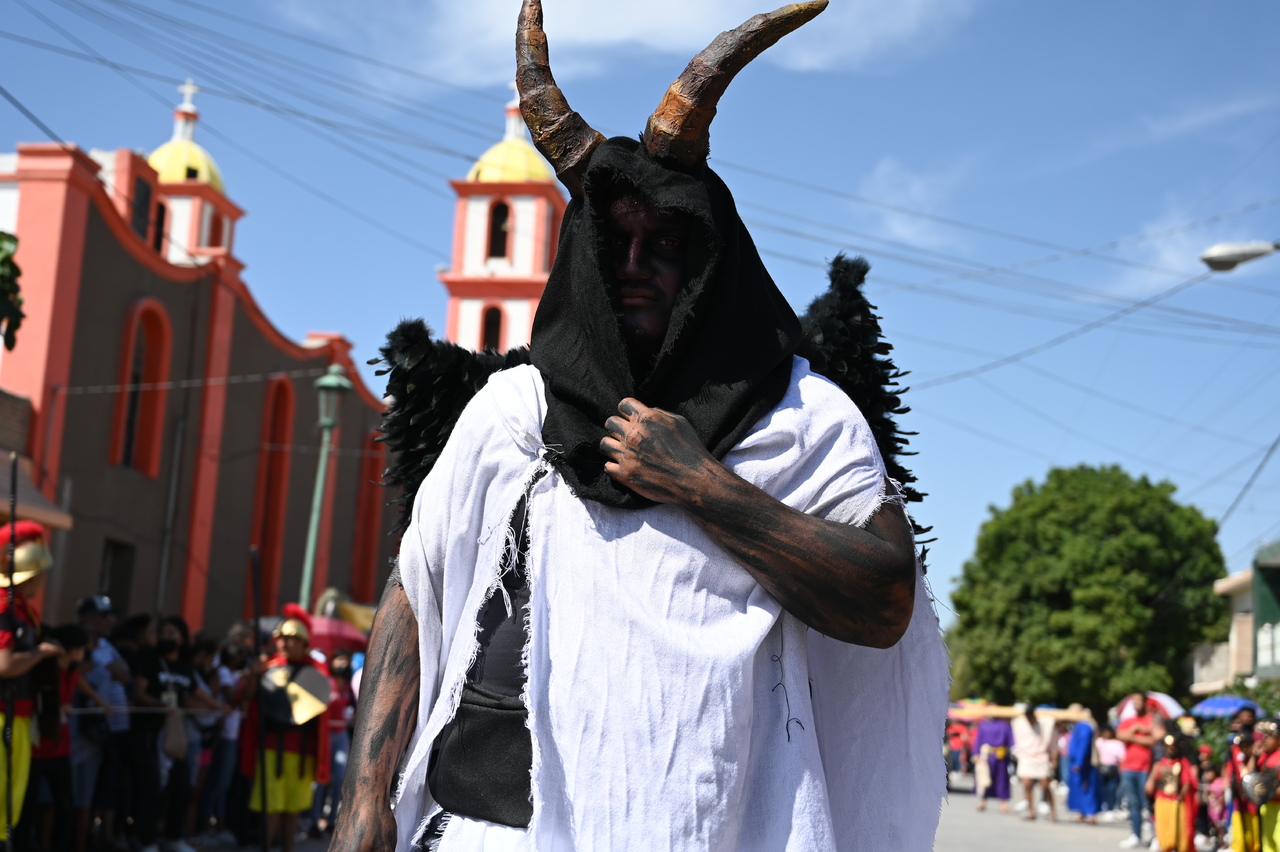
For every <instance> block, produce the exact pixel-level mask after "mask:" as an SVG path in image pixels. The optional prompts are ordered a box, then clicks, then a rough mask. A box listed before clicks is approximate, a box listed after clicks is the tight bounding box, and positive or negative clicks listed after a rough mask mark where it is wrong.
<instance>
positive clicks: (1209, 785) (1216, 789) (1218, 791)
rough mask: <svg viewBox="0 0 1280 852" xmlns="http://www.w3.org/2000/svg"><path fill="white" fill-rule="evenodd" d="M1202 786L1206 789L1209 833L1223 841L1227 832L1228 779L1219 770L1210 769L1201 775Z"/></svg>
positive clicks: (1205, 803)
mask: <svg viewBox="0 0 1280 852" xmlns="http://www.w3.org/2000/svg"><path fill="white" fill-rule="evenodd" d="M1200 786H1201V789H1202V790H1204V809H1205V812H1206V813H1207V814H1208V817H1209V832H1208V834H1209V836H1210V837H1216V838H1218V840H1219V841H1221V840H1222V838H1223V837H1225V836H1226V832H1227V828H1226V823H1227V779H1226V778H1224V777H1222V776H1221V775H1219V774H1218V772H1217V770H1215V769H1210V770H1209V771H1208V772H1205V773H1204V774H1203V775H1201V776H1200ZM1219 845H1222V844H1221V843H1219Z"/></svg>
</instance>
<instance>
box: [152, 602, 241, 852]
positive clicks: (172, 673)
mask: <svg viewBox="0 0 1280 852" xmlns="http://www.w3.org/2000/svg"><path fill="white" fill-rule="evenodd" d="M157 636H158V638H157V641H156V644H155V647H154V648H152V649H146V650H143V651H142V652H141V653H140V654H139V658H138V664H137V668H135V669H134V695H133V700H134V704H135V705H137V706H138V707H140V708H147V709H148V710H160V711H163V712H159V713H157V712H145V711H144V712H143V713H140V714H139V715H138V718H137V720H136V722H135V726H136V727H137V729H138V730H139V731H141V732H142V733H143V737H142V739H141V747H142V749H143V752H144V753H143V754H141V755H139V757H140V758H141V763H140V766H139V772H138V781H139V784H138V789H137V790H136V791H135V794H136V804H137V814H138V827H137V831H138V839H139V841H140V842H141V843H142V846H143V852H153V850H155V852H158V850H159V846H158V845H157V839H158V836H159V830H158V826H159V822H160V817H161V813H160V810H161V807H160V806H161V803H162V801H163V804H164V814H163V816H164V835H165V838H166V840H167V845H168V848H169V849H170V850H173V852H191V849H192V847H191V846H189V845H187V843H186V842H185V841H184V840H183V839H182V833H183V828H184V822H185V821H186V813H187V806H188V805H189V804H190V803H191V772H190V769H189V767H188V766H187V761H186V758H185V756H177V755H176V750H175V753H171V754H170V755H169V757H170V759H171V761H172V763H171V765H170V767H169V773H168V779H167V782H166V783H165V784H163V786H162V784H161V780H162V778H161V763H160V757H161V754H160V747H161V742H160V741H161V733H162V731H163V729H164V728H165V725H166V721H167V717H169V716H172V715H174V714H177V713H180V712H181V711H182V710H223V711H225V710H226V708H225V706H224V705H222V704H221V703H220V702H218V701H216V700H214V699H213V698H212V697H211V696H210V695H209V694H208V692H206V691H205V690H204V689H203V688H202V687H200V686H199V684H198V683H197V681H196V672H195V667H194V666H193V665H192V663H191V653H190V646H191V632H190V630H189V628H188V627H187V623H186V621H184V620H183V619H182V618H181V617H179V616H176V615H171V616H169V617H168V618H166V619H164V620H163V621H161V622H160V630H159V632H158V634H157ZM170 724H172V723H170ZM182 751H183V752H184V755H185V747H184V749H182Z"/></svg>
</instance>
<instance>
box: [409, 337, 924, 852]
mask: <svg viewBox="0 0 1280 852" xmlns="http://www.w3.org/2000/svg"><path fill="white" fill-rule="evenodd" d="M544 413H545V399H544V396H543V383H542V379H541V377H540V375H539V374H538V372H537V370H536V369H534V368H533V367H517V368H515V369H512V370H508V371H505V372H502V373H498V374H496V375H494V376H493V377H492V378H491V379H490V380H489V383H488V384H487V385H486V387H485V388H484V389H483V390H482V391H481V392H480V393H479V394H477V395H476V397H475V399H474V400H472V402H471V404H470V405H468V407H467V409H466V411H465V412H464V413H463V415H462V417H461V419H460V420H459V422H458V425H457V427H456V428H455V429H454V431H453V435H452V437H451V438H450V440H449V443H448V445H447V446H446V447H445V450H444V452H443V453H442V455H441V457H440V459H439V461H438V462H437V463H436V465H435V467H434V469H433V470H432V472H431V474H430V475H429V476H428V477H427V479H426V480H425V481H424V482H423V484H422V487H421V488H420V490H419V492H418V496H417V500H416V501H415V503H414V510H413V518H412V523H411V525H410V527H409V529H408V531H407V532H406V534H405V537H404V540H403V543H402V545H401V551H400V574H401V579H402V581H403V583H404V588H405V591H406V592H407V593H408V597H409V601H410V603H411V605H412V607H413V611H414V614H415V615H416V616H417V620H418V634H419V653H420V655H421V660H422V680H421V683H422V688H421V694H420V703H419V708H418V725H417V730H416V731H415V733H414V737H413V739H412V741H411V744H410V748H409V754H408V756H407V758H406V760H405V763H404V766H403V771H402V775H401V779H400V784H399V787H398V790H397V795H396V802H395V808H396V821H397V825H398V829H399V837H400V841H399V845H400V848H401V849H407V848H409V845H410V843H411V841H412V840H413V839H414V838H415V837H416V836H417V835H418V834H419V833H420V832H421V830H422V828H423V827H424V820H425V817H426V816H427V815H429V814H430V813H432V812H433V808H434V807H435V806H434V803H433V802H432V801H431V794H430V792H429V791H428V790H427V786H426V770H427V760H428V756H429V754H430V751H431V745H432V743H433V741H434V740H435V738H436V736H437V734H438V733H439V732H440V730H441V728H442V727H443V726H444V724H445V723H446V722H447V721H448V720H449V719H450V718H451V717H452V715H453V713H454V711H455V709H456V707H457V703H458V700H459V698H460V695H461V688H462V684H463V681H464V678H465V676H466V672H467V670H468V668H469V667H470V664H471V662H472V659H473V657H474V654H475V652H476V629H477V628H476V615H477V613H478V612H479V610H480V607H481V605H482V604H483V602H484V601H485V599H486V598H487V597H488V595H489V594H491V593H492V592H493V591H494V590H495V589H501V582H500V579H499V577H498V574H497V571H498V565H499V563H500V561H501V556H502V551H503V548H504V547H505V546H506V544H507V541H508V528H509V522H510V518H511V515H512V511H513V510H514V507H515V505H516V503H517V501H518V499H519V497H520V495H521V493H522V492H524V491H525V490H526V489H529V493H530V498H529V524H530V541H529V552H528V560H527V568H528V572H529V583H530V606H529V608H530V611H529V644H528V647H527V648H526V652H525V656H526V664H527V669H526V673H527V676H528V682H527V686H526V692H525V696H524V698H525V704H526V706H527V707H528V708H529V725H530V729H531V731H532V738H533V778H532V782H533V783H532V789H533V805H534V809H533V821H532V823H531V825H530V828H529V832H528V835H527V838H528V840H527V842H528V846H529V848H531V849H535V850H539V852H550V850H570V849H580V850H606V849H625V850H631V851H632V852H639V850H727V851H728V850H795V852H800V850H826V849H839V850H853V849H857V850H868V849H874V850H876V852H898V851H899V850H902V852H919V851H921V850H928V849H931V848H932V844H933V835H934V832H935V830H936V827H937V821H938V814H939V807H940V802H941V798H942V796H943V795H944V794H945V785H946V774H945V767H944V765H943V759H942V750H941V737H942V732H943V726H944V724H945V715H946V706H947V687H948V673H947V659H946V653H945V650H944V648H943V644H942V638H941V633H940V630H939V626H938V620H937V616H936V615H935V613H934V611H933V605H932V600H931V596H930V593H929V590H928V587H927V585H926V584H925V583H924V581H923V577H921V578H920V580H919V583H918V585H917V594H916V606H915V613H914V617H913V619H912V622H911V626H910V628H909V630H908V631H907V634H906V636H905V637H904V638H903V639H902V641H900V642H899V643H898V644H897V645H896V646H895V647H893V648H891V649H888V650H875V649H870V648H861V647H857V646H854V645H849V644H845V643H842V642H838V641H836V640H834V639H830V638H828V637H826V636H823V635H821V634H819V633H818V632H817V631H813V630H809V629H808V628H807V627H805V625H803V624H802V623H801V622H800V621H798V620H797V619H796V618H794V617H793V616H791V615H790V614H788V613H787V612H785V611H784V610H783V609H782V607H781V606H779V604H778V603H777V601H775V600H774V599H773V598H772V597H771V596H770V595H769V594H768V593H766V592H765V591H764V590H763V589H762V588H761V587H760V586H759V585H758V584H757V583H756V582H755V580H754V579H752V577H751V575H750V574H749V573H748V572H747V571H746V570H745V569H744V568H742V567H741V566H739V565H738V564H737V563H736V562H735V561H734V560H733V559H732V558H731V557H730V556H729V555H728V554H727V553H726V552H725V551H724V550H723V549H721V548H720V547H719V546H718V545H717V544H715V543H714V542H713V541H712V540H711V539H710V538H709V537H708V536H707V534H706V533H705V532H704V531H703V530H702V529H701V528H700V527H699V526H698V525H697V524H696V523H695V522H694V520H693V518H692V517H691V516H690V515H689V514H687V513H686V512H684V511H683V510H681V509H677V508H673V507H670V506H657V507H653V508H649V509H644V510H640V511H635V510H620V509H614V508H609V507H606V506H603V505H601V504H599V503H595V502H592V501H584V500H579V499H578V498H577V497H576V496H574V494H573V492H572V490H571V489H570V487H569V486H568V485H567V484H566V483H565V481H564V480H563V479H562V478H561V477H560V475H559V474H558V473H556V472H555V470H554V469H553V468H550V466H549V465H548V463H547V462H546V461H544V460H543V454H544V453H545V451H546V448H545V447H544V446H543V445H542V437H541V435H542V421H543V416H544ZM724 462H725V464H726V465H728V466H729V467H730V468H731V469H733V470H734V471H735V472H736V473H737V474H738V475H740V476H742V477H743V478H744V479H746V480H747V481H749V482H752V483H754V484H755V485H757V486H759V487H760V488H762V489H763V490H765V491H766V492H768V493H769V494H771V495H773V496H774V497H776V498H777V499H779V500H781V501H782V502H783V503H785V504H787V505H789V506H792V507H794V508H796V509H799V510H801V511H804V512H807V513H809V514H813V515H817V516H820V517H824V518H828V519H831V520H835V521H839V522H842V523H850V524H863V523H865V522H866V521H867V519H869V518H870V516H871V515H872V513H874V512H875V510H876V509H877V508H878V507H879V505H880V503H881V502H882V500H883V499H884V466H883V463H882V461H881V459H880V455H879V452H878V451H877V449H876V446H875V442H874V440H873V439H872V436H871V432H870V429H869V427H868V426H867V423H866V420H865V419H864V418H863V417H862V415H861V414H860V413H859V412H858V410H857V408H856V407H855V406H854V405H853V403H852V402H850V401H849V399H848V397H846V396H845V395H844V394H843V393H842V392H841V391H840V390H839V388H837V387H836V386H835V385H834V384H832V383H831V382H829V381H828V380H826V379H825V378H823V377H821V376H818V375H817V374H815V373H813V372H812V371H811V370H810V369H809V365H808V362H806V361H805V360H804V359H802V358H796V359H795V364H794V367H793V370H792V376H791V384H790V387H789V388H788V390H787V394H786V396H785V398H784V399H783V400H782V402H780V403H779V404H778V406H777V407H776V408H775V409H774V410H773V411H772V412H770V413H769V414H768V415H766V416H765V417H764V418H762V419H761V420H760V422H759V423H757V424H756V425H755V426H754V427H753V428H752V429H751V431H750V432H748V433H747V435H746V436H745V437H744V438H743V439H742V441H741V443H739V444H738V445H737V446H736V447H735V448H734V449H733V450H732V451H731V452H730V453H729V454H728V455H727V456H726V457H725V459H724ZM539 469H548V472H547V474H546V475H545V476H544V477H543V478H542V479H541V480H540V481H538V482H537V484H536V485H534V486H533V487H532V488H531V489H530V488H529V484H530V482H531V481H532V480H533V478H534V474H535V472H536V471H538V470H539Z"/></svg>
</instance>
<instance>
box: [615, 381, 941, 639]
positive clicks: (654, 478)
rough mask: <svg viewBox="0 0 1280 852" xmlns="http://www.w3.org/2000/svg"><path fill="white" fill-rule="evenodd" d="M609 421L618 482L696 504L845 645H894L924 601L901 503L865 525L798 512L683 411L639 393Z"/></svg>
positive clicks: (712, 526)
mask: <svg viewBox="0 0 1280 852" xmlns="http://www.w3.org/2000/svg"><path fill="white" fill-rule="evenodd" d="M618 411H619V412H620V416H617V417H611V418H609V420H608V422H607V423H606V424H605V428H606V429H607V430H608V432H609V435H608V437H605V438H604V439H602V440H601V442H600V451H601V452H602V453H604V455H605V456H607V457H608V458H609V461H608V462H606V464H605V472H606V473H608V474H609V476H610V477H612V478H613V479H614V480H615V481H616V482H618V483H620V484H622V485H625V486H627V487H628V488H630V489H631V490H632V491H634V492H636V493H637V494H639V495H641V496H643V497H647V498H649V499H650V500H654V501H656V502H659V503H669V504H673V505H676V506H680V507H682V508H684V509H686V510H688V511H689V512H690V513H691V514H692V515H693V516H694V517H695V518H697V519H698V521H699V523H700V524H701V525H702V527H703V528H704V529H705V530H706V531H707V533H708V534H710V536H711V537H712V538H713V539H714V540H715V541H716V543H717V544H719V545H720V546H721V547H723V548H724V549H725V550H727V551H728V552H729V553H730V554H732V555H733V557H734V558H735V559H736V560H737V561H738V562H739V563H740V564H741V565H742V566H743V567H744V568H746V569H747V570H748V571H750V572H751V575H752V576H753V577H755V579H756V582H758V583H759V584H760V585H761V586H763V587H764V588H765V590H766V591H768V592H769V593H770V594H771V595H773V596H774V598H776V599H777V601H778V603H780V604H782V606H783V607H784V608H785V609H786V610H787V611H788V612H790V613H791V614H792V615H794V616H795V617H796V618H798V619H800V620H801V621H803V622H804V623H805V624H807V625H809V626H810V627H812V628H813V629H815V630H817V631H819V632H821V633H824V634H826V635H827V636H830V637H832V638H833V639H839V640H841V641H843V642H852V643H854V644H857V645H867V646H870V647H873V648H888V647H891V646H893V645H894V644H895V643H896V642H897V641H898V640H899V639H901V638H902V635H903V634H904V633H905V632H906V630H907V625H908V624H910V622H911V612H912V608H913V606H914V602H915V582H916V567H915V541H914V537H913V533H912V529H911V524H910V522H909V521H908V520H907V516H906V513H905V512H903V510H902V508H901V507H900V506H897V505H895V504H892V503H885V504H884V505H882V506H881V507H880V509H879V511H877V512H876V513H875V515H873V516H872V518H871V520H870V521H869V522H868V523H867V524H866V526H865V527H861V528H860V527H855V526H852V525H849V524H839V523H835V522H833V521H826V520H823V519H822V518H816V517H814V516H812V515H806V514H805V513H803V512H799V511H796V510H795V509H792V508H790V507H788V506H786V505H784V504H783V503H782V502H781V501H779V500H777V499H775V498H773V497H771V496H769V495H768V494H766V493H765V492H764V491H761V490H760V489H759V488H757V487H756V486H754V485H752V484H751V483H749V482H747V481H746V480H744V479H742V478H741V477H739V476H738V475H737V474H735V473H734V472H733V471H731V470H729V468H727V467H725V466H724V465H723V464H721V463H720V462H719V461H717V460H716V459H715V458H714V457H713V456H712V455H711V454H710V453H708V452H707V450H706V448H705V447H703V446H702V443H701V441H699V440H698V436H697V435H696V434H695V433H694V431H693V427H691V426H690V425H689V422H688V421H687V420H685V419H684V418H683V417H680V416H678V415H674V414H670V413H669V412H666V411H662V410H661V409H657V408H649V407H647V406H645V405H644V404H642V403H640V402H638V401H637V400H634V399H624V400H623V401H622V402H621V403H620V404H619V405H618Z"/></svg>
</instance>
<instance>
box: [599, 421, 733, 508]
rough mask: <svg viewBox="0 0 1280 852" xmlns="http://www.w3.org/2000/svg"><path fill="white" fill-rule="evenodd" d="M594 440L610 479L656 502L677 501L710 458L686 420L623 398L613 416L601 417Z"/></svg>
mask: <svg viewBox="0 0 1280 852" xmlns="http://www.w3.org/2000/svg"><path fill="white" fill-rule="evenodd" d="M604 428H605V430H606V431H607V432H608V433H609V434H608V435H606V436H605V437H604V438H602V439H600V452H601V453H603V454H604V455H605V456H606V457H608V459H609V461H607V462H605V465H604V471H605V473H607V474H609V476H610V478H612V479H613V481H614V482H617V483H618V484H620V485H625V486H626V487H627V488H630V489H631V490H632V491H634V492H635V493H637V494H639V495H640V496H641V497H647V498H648V499H650V500H653V501H654V502H657V503H682V502H685V501H686V500H687V498H688V497H689V495H690V494H691V493H692V491H693V489H694V488H695V487H696V479H697V474H698V473H699V471H700V470H705V468H704V465H706V464H707V463H708V462H710V463H714V461H715V460H714V459H713V458H712V457H711V454H710V453H708V452H707V450H706V448H705V447H704V446H702V442H701V441H700V440H699V439H698V436H697V434H696V433H695V432H694V431H693V427H692V426H690V425H689V421H688V420H686V419H684V418H683V417H681V416H680V415H678V414H672V413H670V412H668V411H663V410H662V409H660V408H650V407H649V406H647V405H645V404H644V403H642V402H640V401H639V400H635V399H631V398H627V399H624V400H622V402H620V403H618V415H617V416H615V417H610V418H609V419H608V420H606V421H605V424H604Z"/></svg>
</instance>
